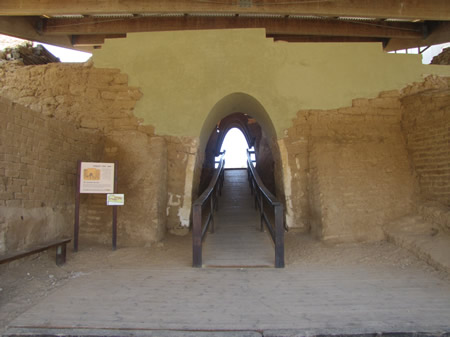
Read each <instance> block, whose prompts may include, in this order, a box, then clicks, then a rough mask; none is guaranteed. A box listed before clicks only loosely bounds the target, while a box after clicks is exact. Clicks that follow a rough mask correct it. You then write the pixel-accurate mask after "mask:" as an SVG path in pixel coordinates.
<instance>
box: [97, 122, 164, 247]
mask: <svg viewBox="0 0 450 337" xmlns="http://www.w3.org/2000/svg"><path fill="white" fill-rule="evenodd" d="M104 159H105V161H112V160H117V161H118V173H119V178H118V182H119V193H124V194H125V206H121V207H120V209H119V212H118V213H119V215H118V244H119V245H121V246H122V245H125V246H145V245H150V244H152V243H154V242H156V241H160V240H161V239H163V238H164V234H165V232H166V204H167V199H166V196H167V145H166V142H165V140H164V138H162V137H149V136H148V135H147V134H145V133H142V132H138V131H114V132H111V133H110V134H108V136H107V142H106V156H105V158H104Z"/></svg>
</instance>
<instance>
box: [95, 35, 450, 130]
mask: <svg viewBox="0 0 450 337" xmlns="http://www.w3.org/2000/svg"><path fill="white" fill-rule="evenodd" d="M94 63H95V66H96V67H100V68H105V67H106V68H119V69H120V70H121V71H123V72H125V73H127V74H128V75H129V85H131V86H136V87H139V88H140V89H141V91H142V93H143V97H142V99H141V100H140V101H139V102H138V103H137V106H136V108H135V115H136V117H138V118H143V119H144V124H150V125H153V126H155V132H156V133H157V134H161V135H173V136H193V137H199V136H200V133H201V130H202V127H203V124H204V121H205V120H206V118H207V116H208V114H209V113H210V112H211V110H212V109H213V107H214V105H215V104H216V103H217V102H218V101H220V100H221V99H222V98H224V97H225V96H227V95H230V94H232V93H236V92H241V93H245V94H248V95H250V96H252V97H254V98H255V99H256V100H257V101H259V102H260V103H261V105H262V106H263V107H264V109H265V110H266V111H267V113H268V115H269V116H270V118H271V120H272V122H273V124H274V127H275V131H276V133H277V136H278V138H282V137H283V136H284V131H285V130H286V129H287V128H289V127H290V126H291V124H292V119H293V118H295V117H296V113H297V112H298V111H299V110H300V109H336V108H340V107H344V106H350V105H351V103H352V99H354V98H358V97H367V98H369V97H376V96H377V94H378V93H379V92H381V91H385V90H393V89H401V88H403V87H405V86H406V85H408V84H410V83H412V82H416V81H421V80H422V79H423V76H424V75H429V74H440V75H446V76H449V75H450V67H445V66H424V65H422V64H421V60H420V56H418V55H398V54H397V55H396V54H387V53H385V52H383V51H382V47H381V45H380V44H377V43H358V44H352V43H339V44H338V43H297V44H296V43H289V44H288V43H285V42H274V41H273V40H272V39H267V38H266V37H265V32H264V30H263V29H248V30H242V29H236V30H208V31H184V32H158V33H134V34H128V37H127V38H126V39H112V40H107V41H106V43H105V45H104V46H103V47H102V49H99V50H96V51H95V52H94ZM210 119H211V118H210ZM213 119H214V118H213Z"/></svg>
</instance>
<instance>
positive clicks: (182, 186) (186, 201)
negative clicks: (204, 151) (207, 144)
mask: <svg viewBox="0 0 450 337" xmlns="http://www.w3.org/2000/svg"><path fill="white" fill-rule="evenodd" d="M164 139H165V140H166V142H167V156H168V158H167V159H168V164H167V209H166V215H167V229H168V230H169V231H170V232H171V233H172V234H181V235H183V234H187V232H188V230H189V224H190V217H191V208H192V202H193V199H195V198H196V197H197V194H198V191H197V188H198V187H197V186H198V184H199V182H200V176H199V175H198V170H197V169H196V166H197V165H201V163H202V160H201V158H200V159H197V151H198V140H197V139H196V138H193V137H175V136H165V137H164ZM194 183H196V184H195V185H194Z"/></svg>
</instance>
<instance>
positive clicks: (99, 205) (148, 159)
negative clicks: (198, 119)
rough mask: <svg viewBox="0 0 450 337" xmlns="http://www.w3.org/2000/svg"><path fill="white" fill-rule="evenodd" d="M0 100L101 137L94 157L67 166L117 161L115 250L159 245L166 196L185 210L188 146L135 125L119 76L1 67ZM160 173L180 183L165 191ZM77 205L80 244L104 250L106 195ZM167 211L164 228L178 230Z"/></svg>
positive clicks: (133, 97) (131, 98) (72, 68)
mask: <svg viewBox="0 0 450 337" xmlns="http://www.w3.org/2000/svg"><path fill="white" fill-rule="evenodd" d="M0 96H3V97H7V98H9V99H11V100H12V101H13V102H15V103H17V104H20V105H23V106H26V107H28V108H29V109H30V110H32V111H34V113H36V114H37V115H38V116H42V118H48V119H49V120H51V121H58V122H66V123H70V125H72V127H74V128H75V127H76V128H78V129H79V130H84V131H85V132H87V131H89V130H91V131H100V132H101V133H102V134H103V135H104V143H105V144H106V145H105V148H104V151H103V152H100V153H97V154H96V156H95V158H93V157H90V155H89V153H88V152H86V153H84V152H83V151H81V152H74V153H73V159H74V160H77V159H81V160H95V161H112V160H118V162H119V192H121V193H125V195H126V196H125V200H126V204H125V206H123V207H121V208H120V209H119V220H118V226H119V231H118V244H119V245H146V244H151V243H152V242H154V241H158V240H161V239H162V238H163V236H164V233H165V231H166V223H167V221H166V220H167V217H166V212H167V211H168V208H167V204H166V201H167V200H168V199H169V198H166V196H168V197H170V195H171V193H172V194H178V195H180V200H179V202H180V205H181V206H183V207H185V208H186V207H189V208H190V204H189V206H186V205H185V203H184V183H185V179H184V177H185V172H186V166H187V165H188V160H187V159H186V153H189V151H190V145H189V144H187V143H186V142H185V141H184V140H179V141H178V143H179V144H180V146H179V147H180V148H182V149H181V150H179V148H178V147H176V146H172V143H173V142H171V141H170V138H163V137H155V135H154V130H153V127H151V126H143V125H141V124H140V121H139V120H138V119H137V118H136V117H135V116H134V114H133V109H134V106H135V104H136V102H137V100H138V99H139V98H140V96H141V93H140V91H139V90H138V89H137V88H133V87H129V86H128V77H127V75H126V74H123V73H121V72H120V71H119V70H115V69H97V68H94V67H93V66H92V64H89V63H88V64H51V65H45V66H21V65H18V64H14V63H3V64H0ZM55 123H56V122H55ZM80 132H81V131H80ZM43 133H45V130H43ZM51 134H52V133H51V132H50V135H51ZM166 143H168V144H169V145H167V144H166ZM30 146H31V144H30ZM186 146H187V150H185V148H186ZM180 152H182V153H183V155H182V156H181V157H183V158H181V160H180V161H179V163H178V164H177V167H176V168H175V169H172V168H169V169H167V166H168V165H167V163H168V161H167V158H168V157H170V158H171V159H172V157H176V156H178V153H180ZM69 154H71V153H70V152H69ZM39 160H40V159H39ZM167 172H169V173H170V174H175V175H176V178H175V180H176V179H178V178H179V177H181V178H180V179H182V182H181V183H174V184H170V185H169V189H168V185H167V180H168V176H167ZM172 180H173V179H172ZM176 181H178V180H176ZM177 184H178V185H177ZM190 186H191V187H192V185H190ZM70 188H72V187H70ZM64 192H67V191H64ZM190 193H191V191H189V198H190ZM82 200H83V202H84V204H83V207H82V208H81V226H80V244H82V243H83V242H85V241H86V242H87V241H95V242H100V243H108V244H109V242H110V239H111V209H110V208H108V207H106V206H105V203H106V202H105V196H104V195H101V196H98V195H97V196H96V195H84V196H83V197H82ZM181 206H180V207H181ZM180 207H178V208H180ZM169 208H170V209H171V214H172V213H174V214H177V216H176V217H175V216H174V217H169V219H170V220H172V219H173V222H169V225H171V226H172V227H177V226H179V224H180V217H179V216H178V213H179V210H178V208H176V209H175V210H172V208H171V207H170V206H169ZM185 218H186V216H185ZM187 219H188V220H187V221H189V214H188V215H187ZM184 221H186V220H184ZM71 223H73V221H71Z"/></svg>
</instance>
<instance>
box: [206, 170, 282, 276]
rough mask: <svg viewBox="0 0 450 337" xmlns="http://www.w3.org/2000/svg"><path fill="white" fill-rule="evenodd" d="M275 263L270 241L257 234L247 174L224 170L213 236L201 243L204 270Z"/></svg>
mask: <svg viewBox="0 0 450 337" xmlns="http://www.w3.org/2000/svg"><path fill="white" fill-rule="evenodd" d="M274 260H275V252H274V247H273V243H272V240H271V239H270V237H269V234H268V233H266V232H261V231H260V220H259V213H258V211H256V210H255V208H254V201H253V196H252V195H251V193H250V187H249V185H248V181H247V171H246V170H245V169H243V170H225V182H224V186H223V190H222V197H220V198H219V211H218V212H217V213H216V215H215V233H214V234H208V236H207V237H206V239H205V242H204V252H203V261H204V265H205V267H273V266H274Z"/></svg>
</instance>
